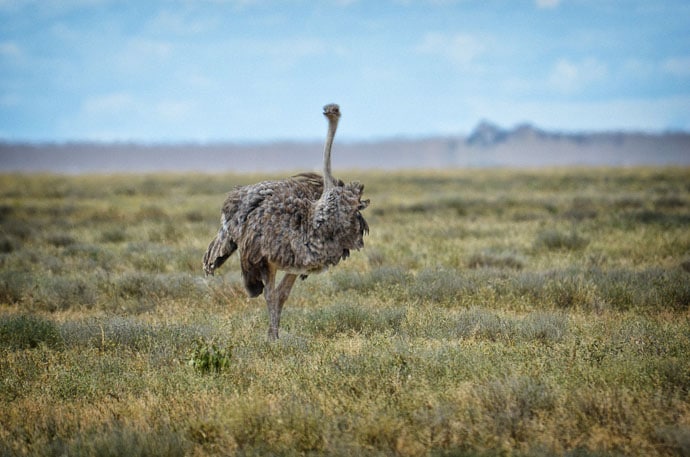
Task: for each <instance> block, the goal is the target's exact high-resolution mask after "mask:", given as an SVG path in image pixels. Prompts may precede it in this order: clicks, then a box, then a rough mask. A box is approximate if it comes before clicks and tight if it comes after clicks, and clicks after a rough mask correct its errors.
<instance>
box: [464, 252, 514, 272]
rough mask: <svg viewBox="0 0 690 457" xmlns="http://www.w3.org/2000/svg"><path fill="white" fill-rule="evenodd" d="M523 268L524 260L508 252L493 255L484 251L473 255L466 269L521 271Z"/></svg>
mask: <svg viewBox="0 0 690 457" xmlns="http://www.w3.org/2000/svg"><path fill="white" fill-rule="evenodd" d="M524 266H525V262H524V260H523V259H522V258H521V257H520V256H518V255H516V254H513V253H510V252H504V253H499V254H495V253H492V252H487V251H484V252H480V253H477V254H473V255H472V256H470V258H469V260H468V261H467V267H468V268H510V269H514V270H521V269H522V268H523V267H524Z"/></svg>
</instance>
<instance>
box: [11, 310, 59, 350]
mask: <svg viewBox="0 0 690 457" xmlns="http://www.w3.org/2000/svg"><path fill="white" fill-rule="evenodd" d="M42 344H45V345H46V346H48V347H49V348H53V349H56V348H60V347H62V345H63V339H62V336H61V335H60V331H59V329H58V326H57V325H56V324H55V323H54V322H52V321H49V320H47V319H44V318H41V317H38V316H32V315H19V316H1V317H0V346H2V347H6V348H9V349H30V348H35V347H38V346H40V345H42Z"/></svg>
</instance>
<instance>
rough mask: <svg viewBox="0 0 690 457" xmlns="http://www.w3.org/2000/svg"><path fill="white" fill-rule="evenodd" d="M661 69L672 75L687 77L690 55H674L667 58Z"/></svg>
mask: <svg viewBox="0 0 690 457" xmlns="http://www.w3.org/2000/svg"><path fill="white" fill-rule="evenodd" d="M663 69H664V71H665V72H666V73H668V74H670V75H672V76H677V77H680V78H687V77H688V76H690V57H674V58H671V59H667V60H666V61H664V63H663Z"/></svg>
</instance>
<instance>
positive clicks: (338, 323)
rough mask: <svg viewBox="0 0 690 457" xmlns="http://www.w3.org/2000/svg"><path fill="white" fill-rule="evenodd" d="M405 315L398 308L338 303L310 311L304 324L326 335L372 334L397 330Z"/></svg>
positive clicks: (315, 331)
mask: <svg viewBox="0 0 690 457" xmlns="http://www.w3.org/2000/svg"><path fill="white" fill-rule="evenodd" d="M405 315H406V313H405V310H403V309H400V308H384V309H376V308H363V307H362V306H358V305H351V304H346V303H340V304H337V305H334V306H330V307H327V308H319V309H315V310H312V311H310V312H309V314H308V317H307V324H306V325H307V328H309V329H310V330H311V331H312V332H314V333H317V334H320V335H323V336H326V337H333V336H335V335H337V334H340V333H348V332H355V333H362V334H364V335H372V334H374V333H377V332H389V331H391V332H398V331H399V330H400V327H401V325H402V323H403V321H404V319H405Z"/></svg>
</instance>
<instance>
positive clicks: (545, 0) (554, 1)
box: [534, 0, 561, 8]
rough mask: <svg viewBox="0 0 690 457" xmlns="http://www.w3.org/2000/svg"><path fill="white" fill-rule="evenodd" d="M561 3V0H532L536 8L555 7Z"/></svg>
mask: <svg viewBox="0 0 690 457" xmlns="http://www.w3.org/2000/svg"><path fill="white" fill-rule="evenodd" d="M560 3H561V0H534V4H535V5H536V6H537V8H556V7H557V6H558V5H559V4H560Z"/></svg>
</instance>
